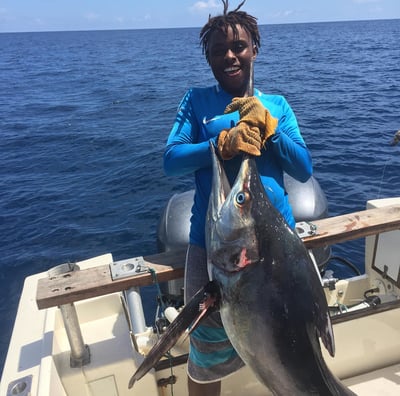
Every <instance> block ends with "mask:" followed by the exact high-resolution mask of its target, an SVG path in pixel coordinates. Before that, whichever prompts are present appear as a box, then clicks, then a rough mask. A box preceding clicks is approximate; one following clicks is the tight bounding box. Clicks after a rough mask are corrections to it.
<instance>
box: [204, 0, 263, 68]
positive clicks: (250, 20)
mask: <svg viewBox="0 0 400 396" xmlns="http://www.w3.org/2000/svg"><path fill="white" fill-rule="evenodd" d="M245 2H246V0H243V1H242V2H241V3H240V4H239V5H238V6H237V7H236V8H235V9H234V10H233V11H229V12H228V7H229V4H228V0H222V3H223V4H224V13H223V14H222V15H218V16H215V17H211V15H210V16H209V17H208V22H207V23H206V24H205V25H204V26H203V28H202V29H201V32H200V45H201V46H202V47H203V54H204V55H205V56H206V59H207V62H208V63H209V58H208V43H209V40H210V37H211V35H212V33H213V32H215V31H216V30H219V31H222V32H223V33H225V34H226V33H227V31H228V28H229V27H230V28H231V29H232V32H233V35H234V37H235V38H237V37H238V30H237V25H240V26H242V27H243V29H244V30H246V32H247V33H249V34H250V36H251V38H252V40H253V44H254V45H255V46H256V51H257V52H258V48H259V47H260V46H261V43H260V33H259V31H258V26H257V18H255V17H253V16H252V15H249V14H247V13H246V12H244V11H239V9H240V8H241V7H242V5H243V4H244V3H245Z"/></svg>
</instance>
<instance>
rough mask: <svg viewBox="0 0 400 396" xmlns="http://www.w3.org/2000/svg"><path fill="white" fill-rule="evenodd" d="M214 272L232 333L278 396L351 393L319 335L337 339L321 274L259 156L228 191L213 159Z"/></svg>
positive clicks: (330, 345)
mask: <svg viewBox="0 0 400 396" xmlns="http://www.w3.org/2000/svg"><path fill="white" fill-rule="evenodd" d="M207 226H208V229H207V231H208V235H207V245H208V246H207V254H208V264H209V271H210V273H211V275H212V278H213V280H214V281H216V282H217V284H218V285H219V288H220V293H221V301H220V312H221V317H222V321H223V324H224V327H225V329H226V332H227V334H228V336H229V338H230V340H231V342H232V345H233V346H234V347H235V349H236V350H237V352H238V353H239V355H240V356H241V358H242V359H243V361H244V362H245V363H246V364H247V365H248V366H250V368H251V369H252V370H253V372H254V373H255V374H256V376H257V377H258V378H259V380H260V381H261V382H262V383H264V384H265V385H266V386H267V387H268V388H269V389H270V390H271V392H272V393H273V394H275V395H323V396H329V395H352V394H353V393H352V392H351V391H350V390H349V389H347V388H346V387H345V386H344V385H342V384H341V383H340V381H339V380H338V379H337V378H336V377H335V376H334V375H333V374H332V373H331V372H330V371H329V369H328V367H327V366H326V364H325V362H324V359H323V357H322V353H321V348H320V344H319V337H321V339H322V341H323V343H324V344H325V346H326V347H327V349H328V350H329V352H330V353H331V355H333V354H334V339H333V332H332V327H331V323H330V318H329V313H328V307H327V302H326V298H325V295H324V292H323V288H322V285H321V281H320V277H319V274H318V272H317V270H316V267H315V265H314V263H313V262H312V261H311V259H310V257H309V254H308V252H307V250H306V248H305V247H304V244H303V242H302V241H301V240H300V238H299V237H298V236H297V234H296V233H295V232H294V231H293V230H291V229H290V227H289V226H288V225H287V223H286V222H285V220H284V219H283V217H282V216H281V215H280V213H279V212H278V211H277V210H276V209H275V208H274V207H273V206H272V204H271V203H270V202H269V200H268V198H267V196H266V194H265V192H264V187H263V186H262V184H261V181H260V178H259V175H258V172H257V168H256V164H255V161H254V159H252V158H250V157H244V159H243V162H242V165H241V169H240V171H239V174H238V176H237V179H236V181H235V183H234V185H233V186H232V188H230V187H229V186H228V183H227V182H226V177H225V175H224V171H223V169H222V166H221V164H220V162H219V161H218V159H217V157H216V155H215V154H214V181H213V190H212V192H211V197H210V205H209V211H208V221H207Z"/></svg>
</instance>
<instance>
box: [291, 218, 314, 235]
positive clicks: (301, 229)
mask: <svg viewBox="0 0 400 396" xmlns="http://www.w3.org/2000/svg"><path fill="white" fill-rule="evenodd" d="M296 232H297V235H298V236H299V237H300V238H305V237H309V236H313V235H316V233H317V226H316V225H315V224H313V223H310V222H308V221H300V222H299V223H296Z"/></svg>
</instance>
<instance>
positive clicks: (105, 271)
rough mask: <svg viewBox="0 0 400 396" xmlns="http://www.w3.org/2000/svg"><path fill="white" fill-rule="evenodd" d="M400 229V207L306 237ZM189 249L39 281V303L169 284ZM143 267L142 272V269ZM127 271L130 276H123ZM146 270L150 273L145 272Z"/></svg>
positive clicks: (329, 239) (337, 239)
mask: <svg viewBox="0 0 400 396" xmlns="http://www.w3.org/2000/svg"><path fill="white" fill-rule="evenodd" d="M399 229H400V205H399V204H395V205H390V206H385V207H380V208H373V209H366V210H362V211H359V212H353V213H350V214H345V215H340V216H335V217H328V218H324V219H320V220H315V221H313V222H312V227H310V230H312V231H310V233H311V235H305V236H303V238H302V239H303V241H304V244H305V246H306V247H307V248H309V249H312V248H315V247H321V246H327V245H333V244H336V243H341V242H345V241H349V240H353V239H358V238H363V237H366V236H369V235H375V234H379V233H382V232H388V231H393V230H399ZM184 264H185V250H176V251H167V252H164V253H158V254H154V255H149V256H145V257H135V258H133V259H131V260H124V262H123V265H122V266H120V267H119V269H118V271H119V273H117V274H116V273H115V271H113V266H114V263H110V264H109V265H103V266H98V267H94V268H88V269H82V270H80V271H71V272H67V273H61V274H58V275H54V276H49V277H46V278H42V279H39V281H38V286H37V294H36V303H37V306H38V308H39V309H46V308H51V307H55V306H60V305H64V304H69V303H74V302H76V301H80V300H85V299H88V298H92V297H99V296H102V295H105V294H109V293H114V292H120V291H123V290H128V289H129V288H131V287H142V286H148V285H152V284H154V283H155V279H156V280H157V282H167V281H170V280H174V279H179V278H182V277H183V275H184ZM139 267H140V270H138V268H139ZM124 269H126V272H127V275H126V276H121V273H120V272H121V271H122V270H124ZM144 269H146V270H144Z"/></svg>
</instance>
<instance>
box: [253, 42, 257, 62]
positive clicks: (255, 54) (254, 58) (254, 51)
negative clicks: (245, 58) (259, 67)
mask: <svg viewBox="0 0 400 396" xmlns="http://www.w3.org/2000/svg"><path fill="white" fill-rule="evenodd" d="M256 58H257V46H256V45H253V60H256Z"/></svg>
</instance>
